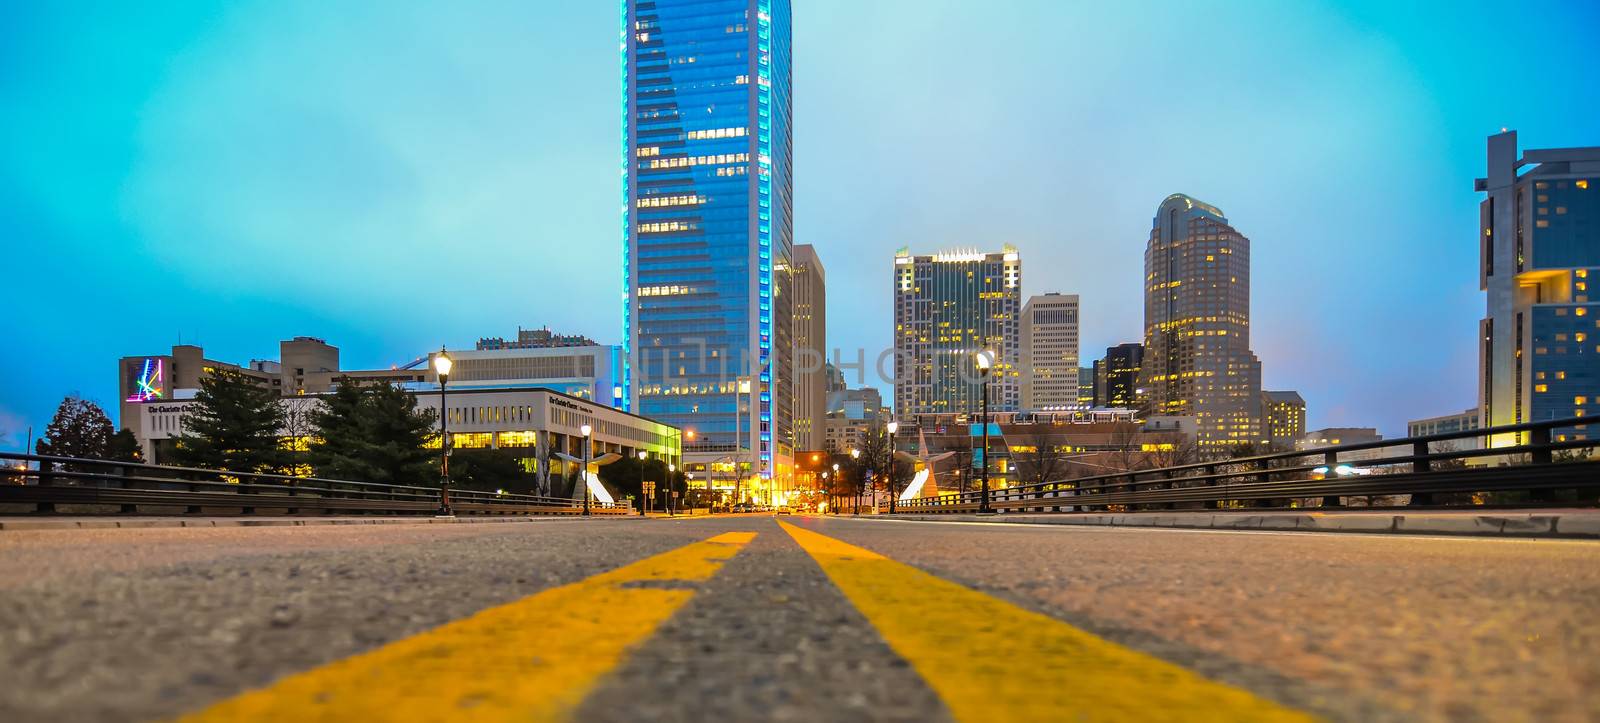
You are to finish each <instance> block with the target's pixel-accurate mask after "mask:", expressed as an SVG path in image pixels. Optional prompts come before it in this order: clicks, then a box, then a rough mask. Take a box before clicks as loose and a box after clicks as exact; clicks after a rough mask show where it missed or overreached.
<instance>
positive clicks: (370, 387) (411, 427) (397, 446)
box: [306, 382, 439, 485]
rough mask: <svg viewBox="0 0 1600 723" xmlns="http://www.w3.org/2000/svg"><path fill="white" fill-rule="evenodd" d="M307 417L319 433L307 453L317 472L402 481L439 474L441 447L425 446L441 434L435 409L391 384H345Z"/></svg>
mask: <svg viewBox="0 0 1600 723" xmlns="http://www.w3.org/2000/svg"><path fill="white" fill-rule="evenodd" d="M309 418H310V421H311V424H312V426H313V427H315V428H316V430H317V436H318V438H317V439H315V440H313V441H312V442H311V443H310V444H309V445H308V446H309V450H308V451H307V457H306V458H307V461H308V462H309V463H310V464H311V466H312V469H314V470H315V471H316V474H317V476H318V477H326V478H329V479H344V480H352V481H357V482H374V483H381V484H398V485H421V484H429V483H432V482H435V481H436V480H438V479H439V472H438V458H439V453H438V452H436V451H434V450H431V449H428V448H427V444H428V443H429V442H431V441H433V440H434V439H435V438H436V437H437V436H438V433H437V432H436V431H435V426H436V422H435V415H434V413H433V411H432V410H419V409H417V399H416V397H414V396H412V395H410V394H407V393H405V391H404V390H402V389H401V388H399V387H397V386H395V385H393V384H387V383H384V382H377V383H373V384H357V383H346V384H341V385H339V387H338V388H337V389H336V390H334V393H333V394H332V395H329V396H327V397H324V398H323V400H322V404H321V405H320V406H319V407H318V408H316V409H314V410H312V411H311V412H310V414H309Z"/></svg>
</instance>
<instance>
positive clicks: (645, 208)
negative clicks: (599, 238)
mask: <svg viewBox="0 0 1600 723" xmlns="http://www.w3.org/2000/svg"><path fill="white" fill-rule="evenodd" d="M622 11H623V33H622V47H621V50H622V55H623V58H622V61H623V71H622V72H623V113H622V124H623V149H622V151H623V169H622V171H623V187H622V194H623V199H622V201H623V211H622V226H623V244H624V258H625V261H624V268H623V284H624V293H625V296H626V300H625V302H624V303H625V308H624V312H623V324H624V330H623V339H624V340H625V342H624V343H625V344H626V345H627V348H626V350H625V352H626V356H627V357H628V360H627V362H626V363H625V367H624V370H623V375H622V376H623V381H622V385H621V389H620V390H618V391H619V394H620V395H621V396H622V402H623V405H624V407H625V408H627V409H629V410H630V411H634V412H637V413H639V414H642V415H644V416H647V417H651V418H654V419H657V420H660V421H663V422H667V423H669V424H673V425H676V426H679V427H682V428H683V429H684V430H685V432H686V439H685V446H686V452H687V453H692V452H693V451H694V449H696V448H702V449H707V450H716V451H727V452H732V453H733V454H734V455H736V456H738V457H739V458H740V459H741V460H750V461H751V462H752V466H753V467H755V470H756V472H757V473H758V474H760V475H762V476H764V477H767V478H769V479H770V478H772V477H774V476H783V475H786V474H788V468H789V466H790V460H791V459H792V455H793V451H792V449H790V448H789V444H790V440H791V424H792V409H791V407H792V403H793V402H792V398H793V389H792V387H793V379H792V378H791V377H792V364H791V363H790V360H789V356H790V347H791V338H790V337H791V333H792V330H791V328H790V323H791V322H790V319H791V310H790V308H789V304H790V299H789V298H788V294H787V291H788V289H787V286H788V279H787V274H788V270H789V268H790V249H791V244H792V233H791V228H792V221H791V216H792V210H791V209H792V207H791V203H790V199H791V193H790V188H791V178H792V170H791V168H792V154H791V151H790V112H789V109H790V95H789V86H790V55H789V52H790V23H789V20H790V15H789V3H788V0H654V1H649V0H625V1H624V3H623V6H622ZM741 378H745V379H746V380H747V381H746V382H744V383H743V384H741ZM691 433H692V434H691Z"/></svg>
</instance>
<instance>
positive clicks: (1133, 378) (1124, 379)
mask: <svg viewBox="0 0 1600 723" xmlns="http://www.w3.org/2000/svg"><path fill="white" fill-rule="evenodd" d="M1143 363H1144V345H1143V344H1133V343H1129V344H1118V345H1116V346H1109V347H1106V355H1105V356H1104V357H1101V358H1100V359H1098V360H1096V361H1095V363H1094V406H1097V407H1118V408H1122V409H1135V408H1137V407H1138V406H1139V404H1140V402H1141V400H1140V399H1139V366H1140V365H1141V364H1143Z"/></svg>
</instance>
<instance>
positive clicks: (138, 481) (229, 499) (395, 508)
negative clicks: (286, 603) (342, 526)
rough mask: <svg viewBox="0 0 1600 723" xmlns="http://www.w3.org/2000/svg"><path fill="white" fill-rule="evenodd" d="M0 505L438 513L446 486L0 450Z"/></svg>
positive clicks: (552, 501)
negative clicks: (333, 478) (227, 469)
mask: <svg viewBox="0 0 1600 723" xmlns="http://www.w3.org/2000/svg"><path fill="white" fill-rule="evenodd" d="M0 463H3V466H0V504H21V505H33V507H34V511H35V512H37V513H43V514H52V513H59V512H61V508H62V507H79V508H82V507H91V508H92V507H115V508H116V509H117V510H118V511H119V512H121V513H126V514H134V513H139V512H150V511H153V509H152V508H163V510H164V511H167V512H179V511H181V512H182V513H183V514H200V513H202V512H203V511H205V510H208V509H209V510H213V511H215V510H219V509H220V510H237V511H238V512H239V513H241V514H247V515H248V514H256V513H257V512H258V511H260V510H281V511H282V512H283V514H290V515H294V514H302V513H304V512H310V511H318V512H324V513H330V512H331V513H363V514H366V513H374V514H413V515H422V514H433V513H435V512H437V511H438V510H439V502H440V492H441V491H440V488H438V487H421V486H412V485H391V484H377V483H372V482H354V481H350V480H332V479H322V478H319V477H294V476H290V475H281V474H265V473H253V472H227V471H221V470H213V469H200V468H194V467H167V466H162V465H151V464H140V463H136V462H117V461H110V460H98V459H77V458H73V457H50V456H44V455H36V454H17V453H10V452H0ZM450 506H451V508H452V509H453V510H454V511H455V512H456V513H458V514H492V515H498V514H513V515H574V514H582V513H583V502H582V500H570V499H565V498H560V497H541V496H536V495H523V494H510V493H500V492H482V491H477V490H463V489H458V488H451V490H450ZM590 509H591V511H592V512H593V513H594V514H601V515H618V514H622V515H626V514H629V512H630V510H629V509H628V508H627V507H624V506H620V505H614V504H606V503H601V502H592V503H591V504H590Z"/></svg>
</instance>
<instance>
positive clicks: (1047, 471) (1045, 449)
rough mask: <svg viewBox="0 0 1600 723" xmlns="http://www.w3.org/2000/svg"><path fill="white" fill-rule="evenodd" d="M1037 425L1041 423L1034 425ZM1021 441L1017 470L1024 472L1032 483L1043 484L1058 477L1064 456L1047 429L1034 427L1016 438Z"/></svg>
mask: <svg viewBox="0 0 1600 723" xmlns="http://www.w3.org/2000/svg"><path fill="white" fill-rule="evenodd" d="M1034 426H1035V427H1039V426H1042V425H1034ZM1018 441H1019V442H1022V445H1021V447H1022V449H1021V454H1019V455H1018V459H1017V462H1018V467H1020V469H1019V470H1018V471H1019V472H1025V473H1026V474H1027V479H1028V481H1029V482H1031V483H1033V484H1044V483H1045V482H1050V481H1053V480H1056V479H1058V478H1059V477H1060V476H1061V475H1060V474H1058V473H1059V472H1060V471H1061V467H1062V466H1063V465H1062V463H1063V461H1064V460H1065V457H1063V456H1062V454H1061V452H1060V450H1059V449H1058V448H1057V447H1056V445H1055V440H1054V439H1053V438H1052V436H1051V434H1050V432H1049V431H1048V430H1047V429H1036V430H1035V431H1033V432H1031V433H1029V434H1026V435H1023V436H1022V438H1021V439H1019V440H1018Z"/></svg>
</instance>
